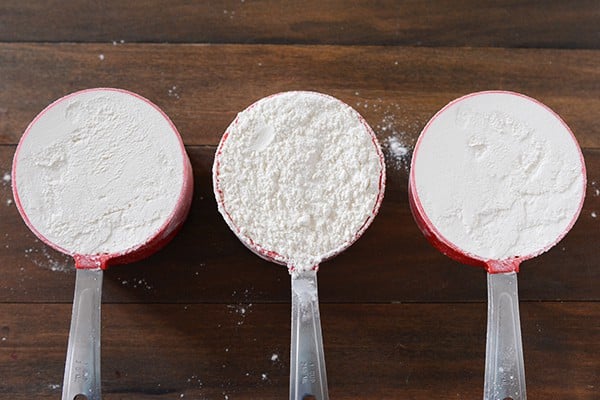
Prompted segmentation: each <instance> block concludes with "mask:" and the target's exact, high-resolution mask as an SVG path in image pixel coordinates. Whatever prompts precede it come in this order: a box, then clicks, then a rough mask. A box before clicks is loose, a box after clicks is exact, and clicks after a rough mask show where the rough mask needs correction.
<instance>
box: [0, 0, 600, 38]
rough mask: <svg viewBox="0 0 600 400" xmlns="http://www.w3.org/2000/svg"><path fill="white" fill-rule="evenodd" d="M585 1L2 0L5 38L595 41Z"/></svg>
mask: <svg viewBox="0 0 600 400" xmlns="http://www.w3.org/2000/svg"><path fill="white" fill-rule="evenodd" d="M599 24H600V7H598V2H597V1H593V0H579V1H568V2H565V1H557V0H554V1H531V0H529V1H520V2H515V1H506V0H505V1H494V2H481V1H476V0H466V1H460V2H455V1H435V2H427V3H426V4H425V3H423V2H421V1H395V0H382V1H370V0H355V1H352V2H351V3H350V4H349V3H348V2H347V1H344V0H334V1H317V0H310V1H302V2H295V1H255V0H248V1H244V0H241V1H240V0H227V1H203V2H189V1H185V0H171V1H169V2H168V5H166V4H165V3H164V2H163V1H159V0H146V1H144V2H143V3H141V2H127V1H125V2H124V1H117V0H105V1H102V2H96V1H90V0H87V1H71V2H65V1H61V0H46V1H41V0H36V1H33V0H28V1H25V0H4V1H3V2H2V4H1V5H0V41H12V42H16V41H33V42H61V41H62V42H73V41H74V42H107V43H110V42H112V41H117V42H118V41H120V40H124V41H125V42H194V43H198V42H200V43H245V44H247V43H279V44H293V43H304V44H343V45H365V44H377V45H403V46H501V47H529V48H531V47H535V48H539V47H554V48H557V47H558V48H598V47H599V44H600V41H599V40H598V39H599V36H598V33H599V32H598V26H599Z"/></svg>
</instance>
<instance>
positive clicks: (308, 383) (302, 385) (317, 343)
mask: <svg viewBox="0 0 600 400" xmlns="http://www.w3.org/2000/svg"><path fill="white" fill-rule="evenodd" d="M295 93H304V94H306V95H307V96H309V97H311V98H312V99H320V100H323V101H327V102H332V101H333V102H337V103H338V104H340V105H342V107H341V108H343V109H344V110H346V111H347V110H352V109H351V107H350V106H348V105H346V104H344V103H342V102H341V101H340V100H338V99H336V98H334V97H331V96H328V95H325V94H322V93H316V92H284V93H278V94H274V95H272V96H269V97H266V98H263V99H261V100H259V101H257V102H256V103H254V104H252V105H250V106H249V107H248V108H247V109H246V110H245V111H248V110H251V109H252V108H253V107H257V106H258V105H260V104H266V103H268V102H270V101H273V100H278V99H282V98H284V96H290V95H293V94H295ZM319 111H320V110H315V109H311V110H310V112H315V113H318V112H319ZM242 114H243V112H242V113H240V114H238V116H237V118H236V119H235V120H234V121H233V122H232V123H231V125H230V126H229V127H228V128H227V131H226V132H225V134H224V135H223V137H222V139H221V142H220V143H219V147H218V148H217V152H216V156H215V161H214V165H213V188H214V193H215V197H216V199H217V204H218V207H219V211H220V212H221V214H222V215H223V218H224V219H225V221H226V222H227V225H229V228H231V230H232V231H233V232H234V233H235V235H236V236H237V237H238V239H240V241H241V242H242V243H243V244H244V245H245V246H246V247H248V248H249V249H250V250H251V251H252V252H253V253H255V254H256V255H258V256H259V257H262V258H263V259H265V260H267V261H271V262H274V263H277V264H280V265H285V266H287V267H288V268H289V270H290V275H291V288H292V333H291V346H290V347H291V350H290V352H291V360H290V399H291V400H301V399H304V398H314V399H316V400H327V399H328V398H329V394H328V389H327V374H326V370H325V356H324V352H323V339H322V333H321V319H320V315H319V299H318V291H317V270H318V265H314V266H313V267H312V268H310V269H308V270H306V269H298V268H295V266H294V265H292V264H293V260H291V259H290V258H289V257H288V256H287V255H285V254H280V253H278V252H277V251H275V249H272V248H269V246H268V245H266V244H265V243H260V242H258V241H257V240H255V238H253V237H252V236H251V235H249V234H247V233H246V232H242V230H241V229H240V228H239V226H238V223H237V221H236V220H235V218H233V217H232V215H231V213H230V212H229V210H228V207H227V201H226V199H225V194H224V192H223V189H222V177H221V175H220V170H221V166H222V162H223V148H224V146H226V144H227V143H228V141H230V140H239V138H238V137H232V131H234V130H235V129H236V126H237V125H238V124H239V121H240V118H241V117H240V115H242ZM351 115H353V118H356V122H357V124H358V125H359V126H360V127H361V130H362V132H363V133H364V134H365V135H367V137H368V138H369V139H370V143H372V148H367V149H365V151H368V152H371V151H372V152H374V153H375V154H376V156H377V158H378V161H379V167H380V168H379V176H378V177H377V178H378V179H377V180H378V192H377V195H376V198H374V199H373V208H372V211H371V213H370V215H369V216H368V217H367V218H365V220H364V221H363V223H362V225H361V226H360V228H359V229H358V230H357V231H356V232H355V233H354V235H353V237H352V239H351V240H348V241H344V242H341V243H338V244H337V245H335V246H333V247H332V248H330V249H327V251H326V252H325V254H324V255H323V257H322V258H321V260H320V261H325V260H327V259H330V258H332V257H335V256H336V255H337V254H339V253H341V252H342V251H344V250H345V249H347V248H348V247H349V246H351V245H352V244H353V243H354V242H355V241H356V240H358V238H359V237H360V236H361V235H362V234H363V233H364V231H365V230H366V229H367V228H368V227H369V225H370V224H371V222H372V221H373V219H374V218H375V216H376V215H377V212H378V211H379V207H380V206H381V202H382V200H383V195H384V191H385V162H384V158H383V153H382V151H381V149H380V147H379V144H378V142H377V139H376V137H375V134H374V132H373V130H372V129H371V127H370V126H369V125H368V124H367V123H366V121H365V120H364V119H363V118H362V117H361V116H360V115H359V114H358V113H356V112H355V111H354V110H352V111H351ZM242 118H243V117H242ZM239 133H243V132H239ZM318 139H321V138H318ZM238 182H240V183H239V184H240V185H243V184H244V183H242V182H241V181H239V180H238ZM340 184H342V183H340ZM248 190H252V189H251V188H248Z"/></svg>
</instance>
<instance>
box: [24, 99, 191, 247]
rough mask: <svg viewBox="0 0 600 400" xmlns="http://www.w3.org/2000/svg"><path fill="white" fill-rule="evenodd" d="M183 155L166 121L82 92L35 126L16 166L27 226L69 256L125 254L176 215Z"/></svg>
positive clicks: (136, 103) (147, 110) (128, 103)
mask: <svg viewBox="0 0 600 400" xmlns="http://www.w3.org/2000/svg"><path fill="white" fill-rule="evenodd" d="M183 157H184V155H183V154H182V150H181V145H180V142H179V139H178V135H177V133H176V132H175V131H174V129H173V127H172V126H171V124H170V123H169V121H168V119H167V118H166V117H165V116H164V115H163V114H162V113H161V112H160V111H159V110H157V109H156V108H155V107H154V106H152V105H151V104H150V103H148V102H146V101H144V100H142V99H141V98H138V97H136V96H134V95H132V94H128V93H125V92H121V91H115V90H110V89H100V90H90V91H84V92H79V93H76V94H74V95H71V96H67V97H66V98H64V99H61V100H59V101H58V102H56V103H54V104H53V105H51V106H50V107H49V108H47V109H46V110H44V111H43V112H42V113H41V114H40V115H39V116H38V118H37V119H36V120H35V121H34V122H33V123H32V124H31V126H30V128H29V130H28V132H27V134H26V135H25V137H24V138H23V139H22V142H21V144H20V147H19V152H18V153H17V155H16V159H15V161H16V163H15V171H14V173H15V181H16V182H15V184H16V185H17V186H16V190H17V191H18V195H19V200H20V202H21V206H22V208H23V210H24V211H25V213H26V215H27V218H28V220H29V223H30V224H31V225H32V226H33V227H34V228H35V230H37V231H38V232H39V233H40V234H41V235H42V236H44V237H45V238H47V239H48V240H49V241H50V242H52V243H54V244H55V245H57V246H59V247H61V248H62V249H63V250H65V251H66V252H68V253H70V254H80V255H95V254H119V253H122V252H125V251H127V250H130V249H133V248H135V247H138V246H139V245H141V244H144V243H145V242H146V241H147V240H149V239H150V238H152V237H153V236H154V235H155V234H156V233H157V232H158V230H159V229H160V228H161V227H162V226H163V224H165V223H166V222H167V221H168V219H169V217H170V216H171V214H172V212H173V211H174V209H175V207H176V204H177V201H178V199H179V196H180V194H181V191H182V185H183V169H184V158H183Z"/></svg>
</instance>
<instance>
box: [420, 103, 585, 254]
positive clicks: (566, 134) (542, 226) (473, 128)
mask: <svg viewBox="0 0 600 400" xmlns="http://www.w3.org/2000/svg"><path fill="white" fill-rule="evenodd" d="M414 157H415V160H414V163H413V168H414V171H412V173H413V174H414V182H415V185H416V191H417V194H418V198H419V200H420V202H421V205H422V207H423V210H424V211H425V214H426V215H427V217H428V218H429V220H430V221H431V222H432V223H433V225H434V227H435V228H436V229H437V231H438V232H439V233H440V234H441V235H442V236H443V237H444V238H445V239H446V240H447V241H449V242H450V243H452V244H454V245H455V246H457V247H458V248H460V249H462V250H464V251H466V252H467V253H468V254H470V255H474V256H476V257H477V258H479V259H483V260H505V259H509V258H513V257H525V256H533V255H537V254H539V253H540V252H542V251H545V250H547V249H548V248H549V247H550V246H552V245H553V244H555V242H556V241H557V240H558V239H560V238H561V237H562V236H563V235H564V233H565V232H566V230H567V229H568V228H569V226H570V224H571V223H572V222H573V220H574V218H576V216H577V214H578V212H579V209H580V205H581V201H582V198H583V193H584V189H585V188H584V186H585V176H584V173H583V171H584V166H583V160H582V157H581V153H580V150H579V147H578V145H577V143H576V141H575V139H574V138H573V137H572V135H571V133H570V131H569V130H568V128H567V127H566V125H564V123H563V122H562V121H561V120H560V118H559V117H558V116H557V115H556V114H554V113H553V112H551V111H550V110H549V109H547V108H546V107H545V106H543V105H542V104H540V103H538V102H536V101H534V100H532V99H530V98H527V97H525V96H521V95H518V94H514V93H506V92H484V93H480V94H475V95H471V96H466V97H464V98H462V99H459V100H458V101H456V102H453V103H451V104H449V105H448V106H446V107H445V108H444V109H443V110H442V111H441V112H440V113H438V114H437V115H436V116H435V117H434V118H433V119H432V120H431V121H430V123H429V125H428V126H427V127H426V128H425V130H424V132H423V133H422V135H421V138H420V142H419V144H418V150H417V151H416V153H415V156H414Z"/></svg>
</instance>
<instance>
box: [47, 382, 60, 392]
mask: <svg viewBox="0 0 600 400" xmlns="http://www.w3.org/2000/svg"><path fill="white" fill-rule="evenodd" d="M60 386H61V385H60V383H51V384H49V385H48V387H49V388H50V389H52V390H58V389H60Z"/></svg>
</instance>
